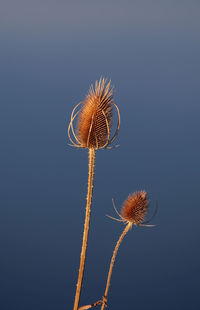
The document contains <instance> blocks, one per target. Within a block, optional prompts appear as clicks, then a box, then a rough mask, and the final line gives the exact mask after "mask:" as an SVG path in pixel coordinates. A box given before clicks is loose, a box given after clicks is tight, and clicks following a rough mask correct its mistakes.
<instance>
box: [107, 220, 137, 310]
mask: <svg viewBox="0 0 200 310" xmlns="http://www.w3.org/2000/svg"><path fill="white" fill-rule="evenodd" d="M131 227H132V223H128V224H127V225H126V227H125V228H124V230H123V232H122V234H121V236H120V237H119V239H118V241H117V244H116V246H115V249H114V251H113V256H112V258H111V262H110V268H109V272H108V278H107V284H106V289H105V293H104V296H103V301H102V306H101V310H104V308H105V307H106V302H107V299H108V290H109V286H110V280H111V276H112V270H113V267H114V262H115V258H116V255H117V252H118V249H119V246H120V244H121V242H122V240H123V239H124V237H125V235H126V234H127V232H128V231H129V229H130V228H131Z"/></svg>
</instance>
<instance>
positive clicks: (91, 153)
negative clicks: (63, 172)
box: [73, 148, 95, 310]
mask: <svg viewBox="0 0 200 310" xmlns="http://www.w3.org/2000/svg"><path fill="white" fill-rule="evenodd" d="M94 166H95V149H94V148H90V149H89V172H88V192H87V204H86V211H85V224H84V232H83V241H82V250H81V257H80V266H79V274H78V281H77V286H76V295H75V300H74V308H73V309H74V310H78V307H79V299H80V294H81V287H82V280H83V274H84V267H85V258H86V250H87V241H88V233H89V225H90V212H91V202H92V189H93V179H94Z"/></svg>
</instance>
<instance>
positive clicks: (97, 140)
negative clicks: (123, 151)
mask: <svg viewBox="0 0 200 310" xmlns="http://www.w3.org/2000/svg"><path fill="white" fill-rule="evenodd" d="M110 84H111V82H110V81H109V82H108V83H107V84H106V80H105V79H104V78H101V79H100V80H99V81H96V83H95V88H94V87H93V85H91V87H90V90H89V92H88V94H87V96H86V98H85V100H84V102H83V106H82V109H81V111H80V115H79V118H78V122H77V128H76V134H77V137H78V140H79V141H80V144H81V146H82V147H87V148H95V149H98V148H101V147H104V146H105V147H106V146H107V145H108V144H109V136H110V130H111V125H112V115H113V109H112V105H113V89H112V88H111V85H110Z"/></svg>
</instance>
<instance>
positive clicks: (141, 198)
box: [121, 191, 149, 225]
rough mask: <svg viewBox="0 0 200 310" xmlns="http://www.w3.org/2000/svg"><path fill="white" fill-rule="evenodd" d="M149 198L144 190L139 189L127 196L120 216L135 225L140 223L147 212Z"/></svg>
mask: <svg viewBox="0 0 200 310" xmlns="http://www.w3.org/2000/svg"><path fill="white" fill-rule="evenodd" d="M148 204H149V200H148V199H147V193H146V192H145V191H139V192H136V193H133V194H131V195H129V196H128V198H127V199H126V200H125V202H124V204H123V206H122V209H121V217H122V218H123V219H124V220H125V221H127V222H131V223H133V224H135V225H138V224H141V223H142V222H143V221H144V219H145V217H146V214H147V210H148Z"/></svg>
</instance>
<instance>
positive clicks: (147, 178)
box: [0, 0, 200, 310]
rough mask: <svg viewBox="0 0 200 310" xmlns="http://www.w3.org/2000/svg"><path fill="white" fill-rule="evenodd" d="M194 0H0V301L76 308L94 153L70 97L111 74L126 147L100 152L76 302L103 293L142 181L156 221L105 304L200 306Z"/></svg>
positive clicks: (126, 245) (132, 243) (25, 308)
mask: <svg viewBox="0 0 200 310" xmlns="http://www.w3.org/2000/svg"><path fill="white" fill-rule="evenodd" d="M199 16H200V2H199V1H195V0H190V1H184V0H182V1H178V0H174V1H170V0H168V1H162V0H161V1H156V0H155V1H154V0H146V1H145V0H138V1H133V0H132V1H128V0H123V1H122V0H120V1H114V0H113V1H109V0H106V1H95V0H90V1H88V0H83V1H67V0H65V1H64V0H63V1H62V0H57V1H51V0H48V1H43V0H39V1H38V0H35V1H33V0H32V1H29V0H26V1H25V0H18V1H14V0H13V1H10V0H3V1H1V4H0V25H1V26H0V46H1V47H0V63H1V65H0V85H1V91H0V142H1V151H0V166H1V168H0V182H1V185H0V197H1V198H0V201H1V203H0V249H1V254H0V275H1V276H0V284H1V289H0V295H1V298H0V309H2V310H18V309H19V310H45V309H48V310H51V309H56V310H57V309H59V310H64V309H72V306H73V299H74V293H75V286H76V281H77V273H78V264H79V255H80V247H81V240H82V228H83V221H84V209H85V197H86V190H87V173H88V172H87V168H88V155H87V150H79V149H74V148H72V147H70V146H68V144H67V143H68V142H69V141H68V139H67V133H66V127H67V125H68V122H69V119H70V114H71V111H72V109H73V107H74V106H75V105H76V104H77V103H78V102H79V101H81V100H83V99H84V97H85V94H86V93H87V91H88V88H89V86H90V84H91V82H94V81H95V80H96V79H99V77H100V76H105V77H107V78H109V79H111V80H112V83H113V85H114V86H115V96H114V98H115V102H116V103H117V104H118V105H119V107H120V111H121V128H120V132H119V136H118V141H117V143H119V144H120V147H119V148H117V149H113V150H109V151H106V150H102V151H98V152H97V160H96V169H95V172H96V174H95V186H94V199H93V209H92V219H91V231H90V236H89V248H88V259H87V264H86V272H85V279H84V284H83V292H82V298H81V305H84V304H87V303H90V302H94V301H96V300H98V299H99V298H101V296H102V294H103V292H104V288H105V281H106V277H107V271H108V264H109V261H110V258H111V254H112V250H113V247H114V244H115V242H116V240H117V238H118V236H119V234H120V233H121V231H122V229H123V226H122V225H121V224H120V223H117V222H115V221H112V220H110V219H108V218H107V217H106V216H105V215H106V214H110V215H113V216H115V213H114V210H113V207H112V202H111V199H112V197H114V198H115V202H116V205H117V206H118V208H120V206H121V204H122V203H123V201H124V200H125V199H126V197H127V195H128V194H129V193H131V192H133V191H136V190H140V189H146V190H147V191H148V193H149V198H150V200H151V207H150V214H151V213H152V212H153V209H154V207H155V202H156V200H158V201H159V212H158V215H157V217H156V218H155V220H154V223H155V224H156V225H157V226H156V227H155V228H136V229H135V228H134V229H133V230H132V231H131V232H130V233H129V234H128V235H127V237H126V239H125V240H124V242H123V244H122V246H121V248H120V251H119V254H118V256H117V261H116V265H115V268H114V273H113V277H112V282H111V287H110V293H109V309H115V310H117V309H146V308H148V309H154V310H156V309H159V310H160V309H162V310H165V309H176V310H179V309H181V310H184V309H192V310H197V309H200V300H199V286H200V280H199V271H200V266H199V262H200V249H199V233H200V228H199V225H200V224H199V223H200V202H199V191H200V186H199V184H200V164H199V159H200V143H199V141H200V139H199V133H200V121H199V119H200V101H199V99H200V87H199V84H200V62H199V59H200V34H199V29H200V18H199Z"/></svg>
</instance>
